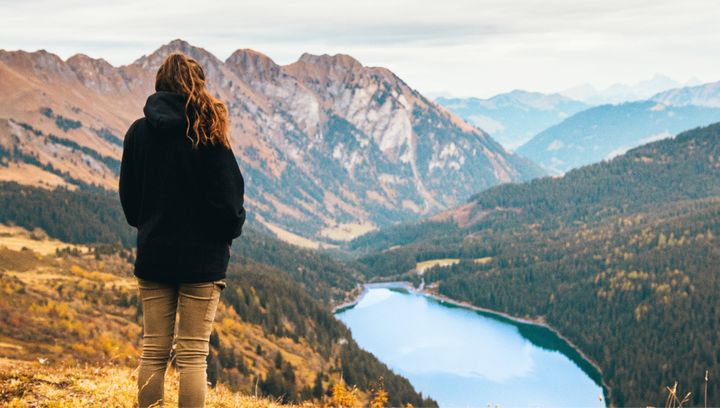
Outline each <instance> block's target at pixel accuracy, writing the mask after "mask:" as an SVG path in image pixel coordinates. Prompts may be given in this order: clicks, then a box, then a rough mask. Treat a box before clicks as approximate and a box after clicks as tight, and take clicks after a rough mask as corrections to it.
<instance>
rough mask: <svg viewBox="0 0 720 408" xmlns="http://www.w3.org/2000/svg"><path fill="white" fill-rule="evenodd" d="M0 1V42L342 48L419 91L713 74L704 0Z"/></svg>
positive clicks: (277, 53)
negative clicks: (176, 41) (179, 42)
mask: <svg viewBox="0 0 720 408" xmlns="http://www.w3.org/2000/svg"><path fill="white" fill-rule="evenodd" d="M106 3H110V2H106V1H86V0H66V1H58V0H45V1H32V0H0V48H2V49H7V50H14V49H25V50H36V49H41V48H44V49H46V50H48V51H51V52H54V53H56V54H59V55H60V56H61V57H63V58H67V57H69V56H71V55H73V54H75V53H78V52H82V53H85V54H88V55H90V56H92V57H102V58H105V59H106V60H108V61H109V62H110V63H112V64H113V65H123V64H128V63H130V62H132V61H133V60H135V59H136V58H138V57H140V56H141V55H143V54H148V53H150V52H152V51H153V50H155V49H156V48H158V47H159V46H160V45H162V44H165V43H167V42H169V41H171V40H172V39H175V38H182V39H184V40H187V41H189V42H190V43H191V44H193V45H196V46H200V47H203V48H205V49H207V50H208V51H210V52H212V53H213V54H215V55H217V56H218V57H219V58H221V59H225V58H227V56H229V55H230V53H232V51H234V50H235V49H238V48H252V49H255V50H258V51H261V52H263V53H265V54H267V55H269V56H270V57H271V58H273V59H274V60H275V61H276V62H277V63H280V64H287V63H290V62H293V61H295V60H296V59H297V58H298V57H299V56H300V54H302V53H303V52H310V53H315V54H322V53H328V54H334V53H346V54H350V55H352V56H354V57H355V58H357V59H358V60H360V62H362V63H363V64H364V65H378V66H385V67H387V68H390V69H391V70H393V71H394V72H395V73H396V74H398V75H399V76H400V77H401V78H403V79H404V80H405V81H406V82H407V83H408V84H410V85H411V86H412V87H414V88H416V89H418V90H419V91H421V92H424V93H427V94H430V95H433V96H435V95H438V94H449V95H454V96H480V97H487V96H491V95H493V94H495V93H499V92H504V91H509V90H512V89H516V88H520V89H527V90H537V91H544V92H549V91H559V90H563V89H565V88H568V87H571V86H574V85H578V84H582V83H590V84H592V85H594V86H596V87H600V88H602V87H606V86H608V85H610V84H612V83H617V82H621V83H634V82H637V81H640V80H643V79H648V78H650V77H652V76H653V75H655V74H664V75H668V76H670V77H672V78H674V79H676V80H679V81H681V82H684V81H686V80H688V79H690V78H691V77H696V78H698V79H700V80H701V81H703V82H709V81H717V80H718V79H720V27H719V26H720V24H719V22H720V1H716V0H715V1H713V0H598V1H596V0H592V1H584V0H552V1H532V0H524V1H520V0H398V1H394V0H356V1H345V0H257V1H252V2H250V1H244V0H242V1H238V0H227V1H210V0H205V1H196V2H186V1H178V0H174V1H167V0H155V1H146V0H143V1H136V0H125V1H122V2H114V3H117V4H114V5H108V4H106Z"/></svg>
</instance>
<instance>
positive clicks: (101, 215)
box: [0, 182, 362, 303]
mask: <svg viewBox="0 0 720 408" xmlns="http://www.w3.org/2000/svg"><path fill="white" fill-rule="evenodd" d="M252 221H253V217H252V216H251V215H250V216H249V218H248V222H247V223H246V226H245V227H244V228H243V235H242V237H241V238H240V239H237V240H235V241H234V242H233V245H232V247H231V252H232V262H244V261H246V260H250V261H254V262H257V263H261V264H267V265H271V266H274V267H276V268H278V269H280V270H282V271H283V272H285V273H287V274H288V275H289V276H290V277H291V278H292V279H294V280H295V281H297V282H299V283H301V284H302V285H303V286H305V288H306V289H307V290H308V291H309V292H310V293H311V294H312V295H313V297H315V298H316V299H317V300H320V301H322V302H328V303H332V302H338V301H341V300H342V299H343V298H344V297H345V295H346V293H347V292H349V291H351V290H352V289H353V288H354V287H355V285H356V284H357V282H358V281H359V279H360V278H361V277H362V274H361V273H360V272H359V271H358V268H360V267H362V264H352V263H343V262H340V261H337V260H335V259H333V258H331V257H330V256H328V255H326V254H323V253H320V252H317V251H311V250H307V249H303V248H299V247H296V246H293V245H290V244H286V243H284V242H282V241H280V240H278V239H276V238H273V237H271V236H269V235H267V234H264V233H262V232H259V231H257V230H255V229H254V228H253V227H252ZM0 223H4V224H8V223H10V224H15V225H18V226H21V227H23V228H26V229H28V230H32V229H34V228H41V229H42V230H44V231H45V232H46V233H47V234H48V235H49V236H51V237H53V238H57V239H59V240H61V241H64V242H69V243H79V244H97V243H103V244H115V245H122V246H124V247H128V248H130V247H133V246H134V244H135V229H134V228H131V227H130V226H128V225H127V222H126V221H125V217H124V215H123V213H122V208H121V207H120V201H119V199H118V196H117V193H112V192H106V191H84V190H76V191H73V190H68V189H65V188H56V189H54V190H46V189H42V188H37V187H30V186H24V185H21V184H17V183H14V182H0Z"/></svg>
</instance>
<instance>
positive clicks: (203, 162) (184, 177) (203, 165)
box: [120, 92, 245, 283]
mask: <svg viewBox="0 0 720 408" xmlns="http://www.w3.org/2000/svg"><path fill="white" fill-rule="evenodd" d="M143 112H144V113H145V117H144V118H141V119H138V120H136V121H135V122H134V123H133V124H132V125H131V126H130V128H129V129H128V131H127V134H126V135H125V142H124V148H123V155H122V165H121V169H120V201H121V202H122V207H123V211H124V212H125V218H126V219H127V221H128V223H129V224H130V225H132V226H133V227H137V229H138V234H137V259H136V261H135V275H136V276H138V277H140V278H143V279H146V280H152V281H158V282H172V283H191V282H209V281H214V280H218V279H222V278H224V277H225V272H226V270H227V265H228V259H229V257H230V245H231V244H232V240H233V239H234V238H237V237H238V236H240V234H241V232H242V225H243V223H244V222H245V209H244V208H243V194H244V190H245V185H244V181H243V177H242V174H241V173H240V169H239V168H238V164H237V161H236V159H235V156H234V155H233V152H232V150H231V149H228V148H226V147H224V146H222V145H221V144H216V145H200V146H199V147H198V148H197V149H195V150H194V149H192V145H191V143H190V140H189V139H188V138H187V137H186V136H185V128H186V124H187V121H186V119H185V97H184V96H183V95H181V94H176V93H171V92H157V93H155V94H153V95H151V96H150V97H149V98H148V100H147V103H146V104H145V108H144V109H143Z"/></svg>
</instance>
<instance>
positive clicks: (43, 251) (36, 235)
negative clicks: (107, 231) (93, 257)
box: [0, 224, 88, 255]
mask: <svg viewBox="0 0 720 408" xmlns="http://www.w3.org/2000/svg"><path fill="white" fill-rule="evenodd" d="M0 246H5V247H7V248H8V249H11V250H13V251H20V250H21V249H22V248H29V249H32V250H33V251H35V252H37V253H38V254H40V255H52V254H55V251H56V250H58V249H62V248H74V249H78V250H80V251H81V252H88V248H87V247H86V246H83V245H75V244H68V243H65V242H62V241H58V240H56V239H52V238H48V237H47V235H46V234H45V233H44V232H42V231H37V232H34V231H28V230H26V229H24V228H21V227H14V226H8V225H4V224H0Z"/></svg>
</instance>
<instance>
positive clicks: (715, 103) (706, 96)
mask: <svg viewBox="0 0 720 408" xmlns="http://www.w3.org/2000/svg"><path fill="white" fill-rule="evenodd" d="M651 99H652V100H654V101H657V102H662V103H664V104H666V105H674V106H685V105H697V106H710V107H713V108H720V81H717V82H711V83H708V84H702V85H697V86H686V87H684V88H675V89H670V90H668V91H665V92H660V93H658V94H656V95H654V96H653V97H652V98H651Z"/></svg>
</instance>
